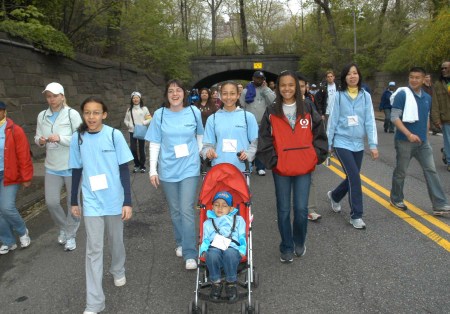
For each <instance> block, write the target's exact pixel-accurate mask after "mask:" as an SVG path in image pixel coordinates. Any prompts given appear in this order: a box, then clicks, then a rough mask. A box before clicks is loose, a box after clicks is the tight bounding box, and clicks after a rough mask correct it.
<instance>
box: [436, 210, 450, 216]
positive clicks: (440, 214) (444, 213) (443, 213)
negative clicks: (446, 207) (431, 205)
mask: <svg viewBox="0 0 450 314" xmlns="http://www.w3.org/2000/svg"><path fill="white" fill-rule="evenodd" d="M449 214H450V212H449V211H433V215H434V216H444V215H449Z"/></svg>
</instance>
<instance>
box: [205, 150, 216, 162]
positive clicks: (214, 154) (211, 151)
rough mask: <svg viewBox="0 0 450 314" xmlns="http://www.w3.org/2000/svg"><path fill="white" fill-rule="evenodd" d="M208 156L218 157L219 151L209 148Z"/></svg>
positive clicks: (209, 157) (211, 157)
mask: <svg viewBox="0 0 450 314" xmlns="http://www.w3.org/2000/svg"><path fill="white" fill-rule="evenodd" d="M206 158H208V159H211V160H212V159H214V158H217V153H216V151H215V150H214V148H210V149H208V151H207V152H206Z"/></svg>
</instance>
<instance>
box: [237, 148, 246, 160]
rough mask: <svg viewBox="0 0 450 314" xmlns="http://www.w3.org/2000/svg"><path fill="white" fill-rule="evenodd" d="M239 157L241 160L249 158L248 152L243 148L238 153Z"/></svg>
mask: <svg viewBox="0 0 450 314" xmlns="http://www.w3.org/2000/svg"><path fill="white" fill-rule="evenodd" d="M238 157H239V160H241V161H244V160H247V158H248V157H247V154H246V153H245V151H243V150H241V151H240V152H239V153H238Z"/></svg>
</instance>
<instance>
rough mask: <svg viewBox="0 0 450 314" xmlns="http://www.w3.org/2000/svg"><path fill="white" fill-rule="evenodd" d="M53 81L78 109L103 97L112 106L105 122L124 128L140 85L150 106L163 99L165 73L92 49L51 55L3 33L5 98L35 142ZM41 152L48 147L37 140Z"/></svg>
mask: <svg viewBox="0 0 450 314" xmlns="http://www.w3.org/2000/svg"><path fill="white" fill-rule="evenodd" d="M50 82H59V83H61V84H62V85H63V86H64V89H65V94H66V99H67V103H68V104H69V106H71V107H73V108H74V109H77V110H78V111H79V107H80V104H81V102H82V101H83V100H84V99H86V98H87V97H88V96H97V97H100V98H101V99H102V100H103V101H104V102H105V103H106V105H107V106H108V109H109V114H108V118H107V119H106V121H105V123H106V124H108V125H111V126H113V127H116V128H119V129H124V125H123V118H124V115H125V111H126V108H127V106H129V103H130V94H131V92H132V91H134V90H138V91H140V92H141V93H142V95H143V101H144V104H145V105H146V106H148V107H149V109H150V111H152V112H153V111H154V110H156V109H157V108H159V106H160V104H161V103H162V100H163V97H162V96H163V88H164V79H163V77H162V76H160V75H158V74H154V73H148V72H145V71H142V70H140V69H137V68H136V67H134V66H132V65H130V64H125V63H120V62H115V61H110V60H105V59H100V58H94V57H90V56H86V55H77V56H76V57H75V58H74V59H68V58H64V57H61V56H56V55H50V54H47V53H45V52H43V51H39V50H38V49H35V48H34V47H33V46H31V45H29V44H27V43H25V42H21V41H20V40H17V39H11V38H9V37H8V35H7V34H5V33H0V100H1V101H3V102H5V103H6V104H7V106H8V116H10V117H11V118H12V119H13V120H14V121H15V122H16V123H17V124H19V125H21V126H22V127H23V128H24V129H25V132H26V133H27V136H28V138H29V140H30V143H33V136H34V133H35V130H36V118H37V115H38V113H39V112H40V111H42V110H44V109H45V108H47V107H48V105H47V104H46V100H45V98H44V96H43V95H42V91H43V90H44V88H45V86H46V85H47V84H48V83H50ZM32 151H33V153H34V155H35V157H41V156H43V153H44V152H43V151H42V150H41V149H38V148H37V147H36V145H34V144H33V145H32Z"/></svg>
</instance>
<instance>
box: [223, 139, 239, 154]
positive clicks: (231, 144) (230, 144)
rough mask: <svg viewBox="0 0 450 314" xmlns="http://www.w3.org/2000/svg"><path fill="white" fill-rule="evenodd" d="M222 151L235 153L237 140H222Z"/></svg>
mask: <svg viewBox="0 0 450 314" xmlns="http://www.w3.org/2000/svg"><path fill="white" fill-rule="evenodd" d="M222 151H223V152H224V153H237V140H233V139H227V138H225V139H223V141H222Z"/></svg>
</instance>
